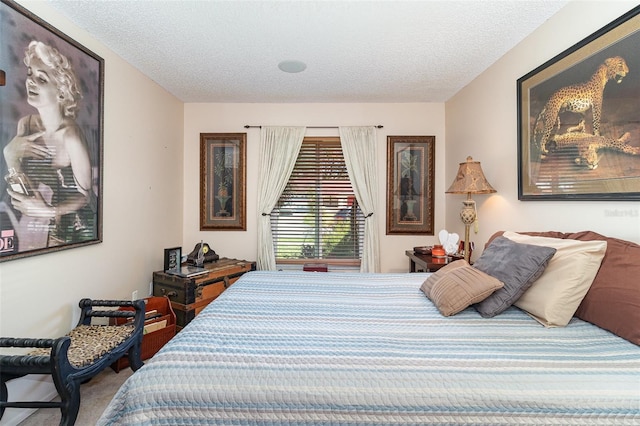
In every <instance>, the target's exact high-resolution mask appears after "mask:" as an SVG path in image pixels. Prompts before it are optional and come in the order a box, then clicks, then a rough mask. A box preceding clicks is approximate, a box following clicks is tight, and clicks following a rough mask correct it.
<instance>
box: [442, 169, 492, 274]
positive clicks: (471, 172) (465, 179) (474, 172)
mask: <svg viewBox="0 0 640 426" xmlns="http://www.w3.org/2000/svg"><path fill="white" fill-rule="evenodd" d="M493 192H496V190H495V189H494V188H493V187H492V186H491V185H490V184H489V182H487V178H485V177H484V173H482V167H480V162H479V161H473V158H471V157H467V161H465V162H464V163H460V167H459V168H458V174H457V175H456V178H455V180H454V181H453V183H452V184H451V186H450V187H449V189H447V191H446V193H447V194H467V199H466V200H464V201H463V202H462V204H463V207H462V210H461V211H460V219H462V223H464V260H466V261H467V262H469V261H470V254H471V253H470V251H469V228H470V227H471V225H472V224H473V223H474V222H475V221H476V218H477V213H476V202H475V201H473V200H472V199H471V194H490V193H493Z"/></svg>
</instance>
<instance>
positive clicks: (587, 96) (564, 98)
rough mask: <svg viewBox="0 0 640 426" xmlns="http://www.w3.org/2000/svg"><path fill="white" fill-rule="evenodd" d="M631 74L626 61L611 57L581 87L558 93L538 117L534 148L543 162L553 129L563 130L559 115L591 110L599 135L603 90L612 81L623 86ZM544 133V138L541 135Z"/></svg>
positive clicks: (594, 129) (571, 87)
mask: <svg viewBox="0 0 640 426" xmlns="http://www.w3.org/2000/svg"><path fill="white" fill-rule="evenodd" d="M628 72H629V67H628V66H627V63H626V62H625V60H624V59H623V58H621V57H620V56H616V57H613V58H608V59H606V60H605V61H604V63H602V64H601V65H600V66H599V67H598V69H597V70H596V72H595V73H593V75H592V76H591V78H590V79H589V80H588V81H586V82H583V83H580V84H573V85H570V86H566V87H562V88H561V89H559V90H557V91H556V92H555V93H553V95H551V97H550V98H549V100H548V101H547V103H546V104H545V106H544V108H543V109H542V111H541V112H540V114H539V115H538V118H537V119H536V122H535V125H534V145H535V147H537V148H538V150H539V152H540V158H541V159H544V158H545V157H546V154H547V153H548V150H547V142H548V141H549V138H550V137H551V133H552V132H553V129H554V126H555V127H556V128H557V129H559V128H560V113H561V112H564V111H569V112H575V113H580V114H584V113H585V112H587V111H588V110H589V108H591V112H592V115H593V135H595V136H600V116H601V113H602V99H603V93H604V88H605V86H606V84H607V82H608V81H609V80H615V81H616V83H620V82H621V81H622V79H623V78H624V77H625V76H626V75H627V73H628ZM540 133H542V136H540Z"/></svg>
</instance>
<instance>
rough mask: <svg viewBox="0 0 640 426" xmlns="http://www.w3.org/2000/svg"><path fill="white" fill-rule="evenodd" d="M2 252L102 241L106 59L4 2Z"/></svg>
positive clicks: (0, 8) (0, 256) (14, 254)
mask: <svg viewBox="0 0 640 426" xmlns="http://www.w3.org/2000/svg"><path fill="white" fill-rule="evenodd" d="M0 28H2V38H0V43H1V44H2V46H1V48H0V68H1V71H2V72H0V74H4V77H5V80H6V81H5V85H4V86H0V105H1V108H0V149H1V151H0V174H1V175H2V177H3V179H0V261H7V260H12V259H16V258H20V257H25V256H33V255H38V254H44V253H48V252H51V251H55V250H62V249H70V248H76V247H80V246H84V245H88V244H96V243H100V242H101V241H102V138H103V136H102V134H103V96H104V94H103V81H104V61H103V59H102V58H101V57H99V56H97V55H96V54H95V53H93V52H91V51H90V50H88V49H87V48H85V47H84V46H82V45H80V44H79V43H78V42H76V41H75V40H73V39H71V38H70V37H68V36H67V35H65V34H63V33H61V32H60V31H58V30H57V29H55V28H54V27H52V26H51V25H49V24H48V23H46V22H44V21H43V20H41V19H39V18H38V17H37V16H34V15H33V14H31V13H30V12H29V11H27V10H26V9H24V8H22V7H21V6H19V5H17V4H16V3H14V2H11V1H8V0H1V2H0Z"/></svg>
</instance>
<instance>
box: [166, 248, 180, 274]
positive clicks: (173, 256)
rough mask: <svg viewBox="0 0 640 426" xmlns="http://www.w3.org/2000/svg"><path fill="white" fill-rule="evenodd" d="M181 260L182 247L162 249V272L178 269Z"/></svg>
mask: <svg viewBox="0 0 640 426" xmlns="http://www.w3.org/2000/svg"><path fill="white" fill-rule="evenodd" d="M181 259H182V247H174V248H167V249H164V270H165V271H173V270H177V269H180V263H181Z"/></svg>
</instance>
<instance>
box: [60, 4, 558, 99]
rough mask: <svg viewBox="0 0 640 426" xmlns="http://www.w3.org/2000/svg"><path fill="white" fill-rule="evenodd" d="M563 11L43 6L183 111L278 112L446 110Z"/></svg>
mask: <svg viewBox="0 0 640 426" xmlns="http://www.w3.org/2000/svg"><path fill="white" fill-rule="evenodd" d="M566 3H567V0H513V1H507V0H471V1H468V0H467V1H460V0H441V1H438V0H430V1H426V0H425V1H400V0H399V1H269V0H266V1H214V0H208V1H205V0H200V1H190V0H183V1H179V0H173V1H163V0H155V1H143V0H125V1H121V0H114V1H105V0H102V1H86V0H84V1H71V0H49V4H50V5H51V6H52V7H53V8H54V9H56V10H58V11H59V12H60V13H62V14H63V15H65V16H67V17H68V18H69V19H70V20H71V21H73V22H75V23H76V24H77V25H78V26H80V27H82V28H84V29H86V30H87V31H88V32H90V33H91V34H92V35H93V36H94V37H95V38H96V39H98V40H99V41H101V42H103V43H104V44H105V45H107V46H108V47H109V48H111V49H112V50H113V51H114V52H116V53H117V54H118V55H120V56H121V57H122V58H124V59H125V60H126V61H127V62H129V63H131V64H132V65H133V66H135V67H136V68H138V69H139V70H141V71H142V72H143V73H144V74H146V75H148V76H149V77H150V78H152V79H153V80H154V81H156V82H157V83H158V84H160V85H161V86H162V87H164V88H165V89H166V90H168V91H169V92H171V93H172V94H174V95H175V96H176V97H178V98H179V99H181V100H182V101H184V102H276V103H277V102H444V101H446V100H448V99H449V98H450V97H451V96H453V95H454V94H455V93H456V92H457V91H459V90H460V89H461V88H463V87H464V86H465V85H466V84H468V83H469V82H470V81H471V80H473V79H474V78H475V77H477V76H478V75H479V74H480V73H481V72H482V71H484V70H485V69H486V68H488V67H489V66H490V65H491V64H493V63H494V62H495V61H496V60H498V59H499V58H500V57H501V56H502V55H503V54H504V53H506V52H507V51H508V50H509V49H511V48H512V47H513V46H515V45H516V44H517V43H518V42H520V41H521V40H522V39H523V38H525V37H526V36H527V35H529V34H530V33H531V32H532V31H533V30H535V29H536V28H537V27H539V26H540V25H541V24H542V23H543V22H544V21H545V20H547V19H548V18H549V17H550V16H552V15H553V14H555V13H556V12H557V11H558V10H559V9H560V8H561V7H563V6H564V5H565V4H566ZM285 60H296V61H302V62H304V63H306V64H307V68H306V70H305V71H303V72H301V73H297V74H288V73H284V72H282V71H280V70H279V69H278V63H280V62H281V61H285Z"/></svg>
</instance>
